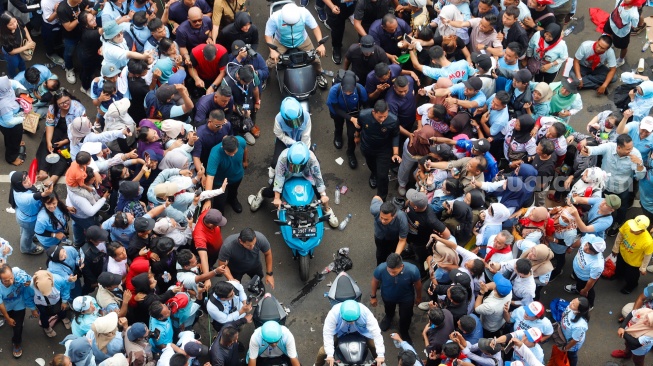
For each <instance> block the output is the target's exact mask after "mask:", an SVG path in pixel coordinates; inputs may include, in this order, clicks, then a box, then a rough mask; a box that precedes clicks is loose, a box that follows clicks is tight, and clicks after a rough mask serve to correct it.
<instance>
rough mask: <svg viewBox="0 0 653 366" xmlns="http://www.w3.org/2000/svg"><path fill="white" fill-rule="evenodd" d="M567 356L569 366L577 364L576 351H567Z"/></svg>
mask: <svg viewBox="0 0 653 366" xmlns="http://www.w3.org/2000/svg"><path fill="white" fill-rule="evenodd" d="M567 357H569V366H576V365H578V351H567Z"/></svg>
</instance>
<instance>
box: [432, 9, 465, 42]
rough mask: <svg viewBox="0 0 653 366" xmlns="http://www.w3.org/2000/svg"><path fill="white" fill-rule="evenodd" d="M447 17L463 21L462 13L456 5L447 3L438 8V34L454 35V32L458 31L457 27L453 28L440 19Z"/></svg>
mask: <svg viewBox="0 0 653 366" xmlns="http://www.w3.org/2000/svg"><path fill="white" fill-rule="evenodd" d="M442 18H444V19H448V20H455V21H464V20H465V18H464V16H463V13H461V12H460V10H458V8H457V7H456V5H453V4H449V5H445V6H443V7H442V9H441V10H440V14H439V15H438V18H437V19H438V23H439V24H438V32H440V35H441V36H442V37H444V36H450V35H455V34H456V32H457V31H458V29H457V28H454V27H452V26H450V25H448V24H444V22H442V21H441V19H442Z"/></svg>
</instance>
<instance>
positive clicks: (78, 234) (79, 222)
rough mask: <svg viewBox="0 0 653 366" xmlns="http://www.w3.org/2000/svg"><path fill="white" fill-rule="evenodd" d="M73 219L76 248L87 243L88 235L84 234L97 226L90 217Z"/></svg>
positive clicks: (73, 217)
mask: <svg viewBox="0 0 653 366" xmlns="http://www.w3.org/2000/svg"><path fill="white" fill-rule="evenodd" d="M70 217H71V218H72V219H73V240H74V241H75V246H80V247H81V246H82V245H84V243H85V242H86V235H85V234H84V232H85V231H86V229H88V228H89V227H91V226H93V225H95V219H94V218H92V217H88V218H85V219H82V218H79V217H75V216H73V215H71V216H70Z"/></svg>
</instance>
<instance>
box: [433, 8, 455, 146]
mask: <svg viewBox="0 0 653 366" xmlns="http://www.w3.org/2000/svg"><path fill="white" fill-rule="evenodd" d="M447 6H448V5H447ZM445 8H446V6H445ZM452 86H453V82H452V81H451V79H449V78H438V81H436V82H435V86H434V88H435V89H444V88H449V87H452ZM445 99H447V97H435V98H433V99H432V100H431V101H432V102H433V104H442V105H444V100H445ZM446 132H448V130H447V131H444V133H446Z"/></svg>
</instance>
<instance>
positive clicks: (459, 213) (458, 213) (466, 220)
mask: <svg viewBox="0 0 653 366" xmlns="http://www.w3.org/2000/svg"><path fill="white" fill-rule="evenodd" d="M451 217H452V218H454V219H455V220H456V221H457V222H458V225H457V226H456V228H455V229H456V230H455V231H456V232H457V234H458V235H457V237H456V239H458V240H459V241H460V242H461V244H464V243H466V242H467V241H469V239H470V238H471V237H472V235H473V232H472V221H473V215H472V208H471V207H469V205H468V204H466V203H465V202H463V201H458V200H456V201H454V202H453V206H452V208H451Z"/></svg>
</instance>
